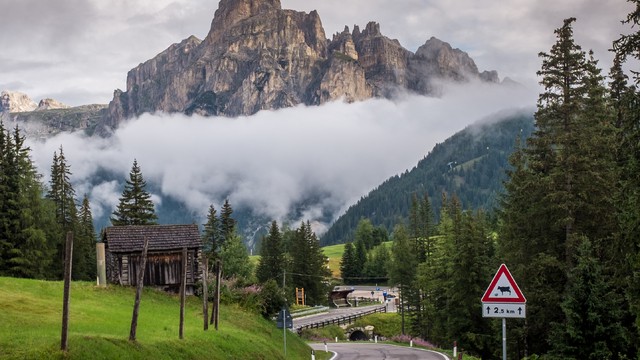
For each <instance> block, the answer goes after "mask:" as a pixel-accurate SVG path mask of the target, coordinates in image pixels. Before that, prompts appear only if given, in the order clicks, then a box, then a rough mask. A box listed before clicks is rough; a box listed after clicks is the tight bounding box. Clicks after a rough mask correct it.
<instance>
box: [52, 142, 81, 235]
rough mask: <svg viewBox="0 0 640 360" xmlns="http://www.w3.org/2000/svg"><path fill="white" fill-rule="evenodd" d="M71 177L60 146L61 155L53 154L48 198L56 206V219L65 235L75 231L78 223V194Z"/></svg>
mask: <svg viewBox="0 0 640 360" xmlns="http://www.w3.org/2000/svg"><path fill="white" fill-rule="evenodd" d="M71 175H72V173H71V169H70V166H69V165H68V164H67V159H66V157H65V156H64V151H63V149H62V145H60V154H59V155H58V154H57V153H56V152H55V151H54V153H53V162H52V164H51V179H50V180H49V192H48V193H47V198H48V199H51V200H52V201H53V202H54V203H55V204H56V218H57V219H58V223H59V224H60V226H61V227H62V231H63V232H64V233H66V232H67V231H74V230H75V229H74V227H75V224H76V223H77V222H78V216H77V215H78V212H77V208H76V200H75V195H76V192H75V190H74V189H73V185H71Z"/></svg>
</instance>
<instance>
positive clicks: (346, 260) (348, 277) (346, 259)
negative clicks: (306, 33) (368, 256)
mask: <svg viewBox="0 0 640 360" xmlns="http://www.w3.org/2000/svg"><path fill="white" fill-rule="evenodd" d="M340 276H342V282H343V283H344V284H353V283H354V281H355V280H356V278H357V277H358V269H357V264H356V254H355V248H354V247H353V243H351V242H348V243H346V244H344V252H343V253H342V259H341V260H340Z"/></svg>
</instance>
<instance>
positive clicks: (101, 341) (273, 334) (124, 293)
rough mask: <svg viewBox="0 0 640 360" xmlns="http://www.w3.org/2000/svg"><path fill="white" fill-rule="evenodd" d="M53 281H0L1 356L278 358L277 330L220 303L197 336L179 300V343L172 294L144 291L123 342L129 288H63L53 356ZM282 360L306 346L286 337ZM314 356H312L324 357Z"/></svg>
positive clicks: (194, 316)
mask: <svg viewBox="0 0 640 360" xmlns="http://www.w3.org/2000/svg"><path fill="white" fill-rule="evenodd" d="M62 292H63V283H62V282H60V281H40V280H28V279H15V278H6V277H0V358H2V359H92V360H98V359H284V358H285V356H284V346H283V343H284V342H283V331H282V330H281V329H278V328H277V327H276V326H275V324H274V323H273V322H271V321H268V320H265V319H263V318H262V317H261V316H260V315H256V314H252V313H248V312H246V311H244V310H242V309H240V308H239V307H237V306H233V305H227V306H224V305H223V306H221V309H220V322H219V329H218V330H217V331H216V330H215V329H213V327H210V329H209V330H208V331H203V320H202V302H201V301H200V299H198V298H197V297H194V296H190V297H188V298H187V305H186V308H185V325H184V339H183V340H180V339H179V338H178V332H179V320H180V300H179V297H178V296H177V295H171V294H166V293H164V292H161V291H157V290H153V289H145V290H144V291H143V293H142V297H141V303H140V315H139V319H138V329H137V341H135V342H131V341H129V340H128V337H129V329H130V325H131V316H132V312H133V303H134V298H135V289H134V288H125V287H120V286H109V287H107V288H99V287H96V286H95V284H93V283H89V282H73V283H72V285H71V303H70V315H69V318H70V321H69V351H68V352H67V353H66V354H65V353H63V352H62V351H60V336H61V322H62ZM286 342H287V356H286V358H287V359H309V358H310V354H311V349H310V348H309V347H308V346H307V344H306V343H305V342H304V341H303V340H301V339H300V338H299V337H298V336H297V335H295V334H293V333H290V332H288V333H287V338H286ZM324 358H325V355H324V354H317V355H316V359H324Z"/></svg>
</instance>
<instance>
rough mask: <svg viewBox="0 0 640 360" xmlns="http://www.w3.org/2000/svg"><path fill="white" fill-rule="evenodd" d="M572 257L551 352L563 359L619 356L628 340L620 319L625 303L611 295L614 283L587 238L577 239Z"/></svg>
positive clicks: (623, 352)
mask: <svg viewBox="0 0 640 360" xmlns="http://www.w3.org/2000/svg"><path fill="white" fill-rule="evenodd" d="M575 257H576V261H575V262H576V266H575V267H574V268H572V269H571V271H570V272H569V276H568V282H567V291H566V295H565V297H564V300H563V301H562V303H561V307H562V310H563V312H564V314H565V320H564V322H562V323H556V324H553V325H554V326H553V332H552V338H553V339H554V341H553V342H552V346H553V349H552V351H551V353H552V354H553V355H554V356H557V357H558V358H562V359H593V360H596V359H616V358H619V357H620V356H621V355H622V354H625V353H626V352H627V351H628V348H629V345H630V344H629V339H628V338H627V337H626V331H625V329H624V328H623V324H622V321H621V319H622V316H623V314H624V307H623V306H621V304H620V303H619V301H618V300H619V298H618V297H615V296H611V294H612V293H615V291H616V289H615V288H614V284H612V283H611V282H609V281H608V280H607V276H606V274H605V273H604V265H603V264H602V263H601V262H600V260H599V259H598V257H599V256H598V255H597V252H596V251H595V249H594V248H593V246H592V244H591V241H590V240H589V239H588V238H586V237H582V238H581V239H580V244H579V245H578V248H577V251H576V254H575Z"/></svg>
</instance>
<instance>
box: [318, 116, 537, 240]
mask: <svg viewBox="0 0 640 360" xmlns="http://www.w3.org/2000/svg"><path fill="white" fill-rule="evenodd" d="M496 120H498V119H496ZM533 124H534V122H533V118H532V116H531V114H530V113H527V114H515V115H509V116H506V117H505V118H503V119H500V120H499V121H493V122H487V123H481V124H475V125H472V126H470V127H468V128H466V129H465V130H463V131H461V132H459V133H457V134H455V135H453V136H452V137H450V138H449V139H447V140H446V141H444V142H443V143H441V144H437V145H436V146H435V147H434V148H433V150H432V151H431V152H430V153H429V154H428V155H427V156H426V157H425V158H423V159H422V160H420V161H419V162H418V164H417V165H416V167H414V168H413V169H411V170H409V171H406V172H404V173H402V174H400V175H396V176H393V177H391V178H389V179H388V180H386V181H385V182H384V183H382V184H381V185H380V186H378V187H377V188H376V189H374V190H372V191H371V192H370V193H369V194H367V196H365V197H363V198H361V199H360V200H359V201H358V202H357V203H356V204H354V205H352V206H351V207H350V208H349V209H348V210H347V211H346V212H345V214H344V215H342V216H340V218H338V219H337V220H336V222H335V223H334V224H333V225H332V226H331V228H329V230H328V231H327V232H326V233H325V234H323V235H322V237H321V239H320V241H321V243H322V245H323V246H326V245H332V244H342V243H347V242H350V241H352V240H353V238H354V236H355V232H356V229H357V227H358V224H359V222H360V220H361V219H368V220H369V221H371V223H372V224H373V225H374V226H376V227H378V226H382V227H384V228H385V229H386V230H387V232H391V231H393V228H394V226H395V224H397V223H398V221H399V220H401V219H405V220H406V219H407V218H408V217H409V211H410V208H411V201H412V196H413V194H422V193H428V194H440V193H442V192H446V193H449V194H453V193H455V194H456V195H457V196H458V198H459V199H460V201H461V202H462V203H464V204H465V206H467V207H469V208H472V209H480V208H482V209H487V210H492V209H494V208H495V207H497V206H498V205H499V204H498V201H497V198H498V196H499V194H500V193H502V192H503V191H504V186H503V182H504V181H505V180H506V174H505V171H506V169H507V168H508V167H509V154H511V153H512V152H513V150H514V139H515V138H516V137H517V136H523V137H528V136H529V135H530V134H531V133H532V132H533ZM441 206H442V203H441V199H440V196H434V197H433V199H432V207H433V211H434V213H435V219H436V220H437V219H438V217H439V216H440V208H441Z"/></svg>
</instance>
